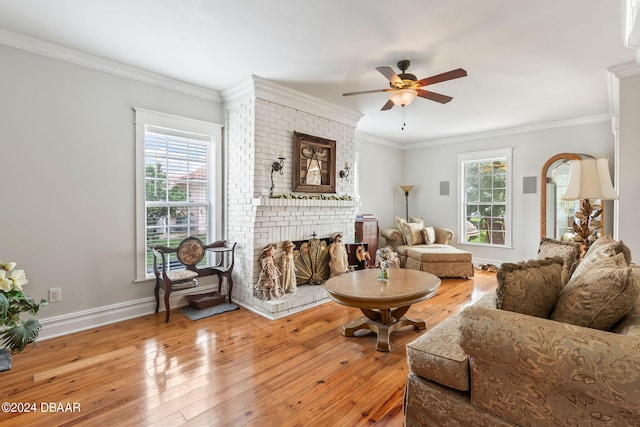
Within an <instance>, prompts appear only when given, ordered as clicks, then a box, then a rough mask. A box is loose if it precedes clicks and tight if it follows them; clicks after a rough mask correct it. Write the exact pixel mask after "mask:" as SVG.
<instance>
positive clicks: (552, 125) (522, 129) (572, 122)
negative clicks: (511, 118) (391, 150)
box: [403, 114, 611, 150]
mask: <svg viewBox="0 0 640 427" xmlns="http://www.w3.org/2000/svg"><path fill="white" fill-rule="evenodd" d="M610 121H611V114H600V115H597V116H588V117H581V118H577V119H569V120H561V121H557V122H549V123H541V124H536V125H527V126H518V127H513V128H505V129H497V130H492V131H488V132H481V133H475V134H472V135H462V136H456V137H452V138H444V139H434V140H431V141H424V142H418V143H415V144H407V145H404V146H403V149H405V150H412V149H416V148H425V147H431V146H434V145H442V144H452V143H455V142H465V141H472V140H476V139H484V138H492V137H496V136H505V135H514V134H518V133H527V132H536V131H542V130H548V129H556V128H563V127H569V126H579V125H585V124H591V123H601V122H610Z"/></svg>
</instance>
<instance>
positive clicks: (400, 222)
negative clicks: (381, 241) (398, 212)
mask: <svg viewBox="0 0 640 427" xmlns="http://www.w3.org/2000/svg"><path fill="white" fill-rule="evenodd" d="M406 223H407V221H405V219H404V218H400V217H399V216H397V217H396V228H397V229H398V230H400V233H402V244H403V245H406V244H407V237H406V236H405V234H404V225H405V224H406Z"/></svg>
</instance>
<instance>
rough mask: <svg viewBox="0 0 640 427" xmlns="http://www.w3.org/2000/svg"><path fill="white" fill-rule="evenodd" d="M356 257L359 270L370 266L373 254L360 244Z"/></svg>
mask: <svg viewBox="0 0 640 427" xmlns="http://www.w3.org/2000/svg"><path fill="white" fill-rule="evenodd" d="M356 259H357V260H358V270H363V269H365V268H367V267H369V263H370V261H371V255H369V252H368V251H365V250H364V248H363V247H362V245H358V247H357V248H356Z"/></svg>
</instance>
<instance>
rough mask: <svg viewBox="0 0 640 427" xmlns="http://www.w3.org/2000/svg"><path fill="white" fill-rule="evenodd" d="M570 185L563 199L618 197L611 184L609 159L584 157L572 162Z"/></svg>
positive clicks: (606, 198) (610, 198)
mask: <svg viewBox="0 0 640 427" xmlns="http://www.w3.org/2000/svg"><path fill="white" fill-rule="evenodd" d="M570 166H571V171H570V173H569V186H568V187H567V191H566V193H564V196H563V199H565V200H576V199H580V200H585V199H601V200H612V199H617V198H618V195H617V194H616V192H615V190H614V189H613V185H612V184H611V176H610V175H609V160H608V159H582V160H572V161H571V162H570Z"/></svg>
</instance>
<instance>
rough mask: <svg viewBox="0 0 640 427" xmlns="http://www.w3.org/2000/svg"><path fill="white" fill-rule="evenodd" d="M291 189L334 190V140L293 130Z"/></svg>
mask: <svg viewBox="0 0 640 427" xmlns="http://www.w3.org/2000/svg"><path fill="white" fill-rule="evenodd" d="M293 191H294V192H301V193H335V192H336V141H332V140H330V139H325V138H320V137H318V136H312V135H307V134H304V133H300V132H293Z"/></svg>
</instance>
